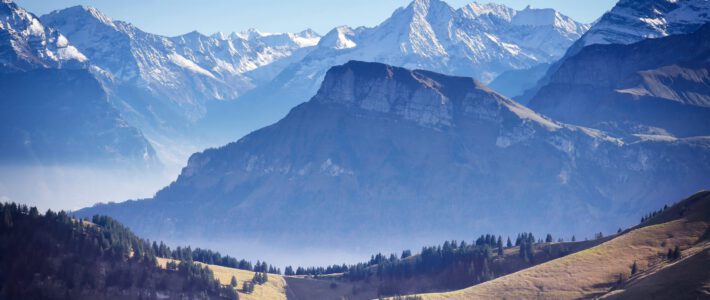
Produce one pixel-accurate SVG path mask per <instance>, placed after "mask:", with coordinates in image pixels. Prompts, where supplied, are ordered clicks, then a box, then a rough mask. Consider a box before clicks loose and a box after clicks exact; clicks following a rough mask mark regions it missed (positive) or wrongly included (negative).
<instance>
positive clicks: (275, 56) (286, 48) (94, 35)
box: [42, 6, 319, 120]
mask: <svg viewBox="0 0 710 300" xmlns="http://www.w3.org/2000/svg"><path fill="white" fill-rule="evenodd" d="M42 20H43V22H45V23H46V24H48V25H50V26H53V27H55V28H57V29H58V30H59V31H61V32H62V33H63V34H65V35H67V36H68V37H69V39H70V40H72V42H73V44H75V45H76V46H77V47H78V48H79V49H80V50H81V51H82V52H83V53H85V54H86V56H87V57H88V58H89V59H90V60H91V63H92V64H94V65H96V66H98V67H99V68H100V69H102V70H104V71H106V72H107V76H108V77H109V78H110V81H111V82H117V83H119V84H123V85H128V86H131V87H137V88H141V89H146V90H148V91H150V93H151V94H153V96H155V97H159V98H163V99H167V101H169V102H173V103H175V106H176V109H178V110H185V114H187V115H188V116H189V119H193V120H196V119H199V118H200V117H201V116H202V114H203V113H204V102H205V101H209V100H213V99H217V100H230V99H235V98H237V97H238V96H239V95H241V94H242V93H243V92H244V91H246V90H249V89H251V88H253V86H254V84H253V82H252V78H250V77H249V76H247V75H245V73H246V72H249V71H253V70H255V69H257V68H259V67H262V66H266V65H269V64H272V63H274V62H277V61H279V60H281V59H284V58H286V57H289V56H290V55H292V54H293V53H294V52H296V51H299V49H303V48H307V47H309V46H310V45H313V44H314V43H316V42H317V40H318V38H319V37H318V35H317V34H315V33H314V32H312V31H304V32H302V33H298V34H272V35H264V34H253V35H251V36H248V37H241V36H240V35H237V34H232V35H224V34H215V35H214V36H206V35H202V34H200V33H198V32H191V33H188V34H185V35H181V36H177V37H164V36H160V35H156V34H151V33H147V32H144V31H142V30H140V29H139V28H137V27H135V26H133V25H131V24H129V23H126V22H122V21H115V20H112V19H111V18H110V17H108V16H106V15H104V14H103V13H101V12H100V11H98V10H97V9H95V8H92V7H84V6H75V7H71V8H67V9H63V10H59V11H54V12H52V13H49V14H47V15H45V16H42Z"/></svg>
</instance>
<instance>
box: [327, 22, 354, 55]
mask: <svg viewBox="0 0 710 300" xmlns="http://www.w3.org/2000/svg"><path fill="white" fill-rule="evenodd" d="M354 35H355V32H354V31H353V29H352V28H350V27H348V26H340V27H336V28H335V29H333V30H331V31H330V32H328V33H327V34H326V35H325V36H323V38H321V39H320V42H319V43H318V47H319V48H326V49H337V50H341V49H349V48H355V47H357V43H355V42H354V41H353V40H352V38H353V36H354Z"/></svg>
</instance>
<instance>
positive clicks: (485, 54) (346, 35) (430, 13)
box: [267, 0, 588, 99]
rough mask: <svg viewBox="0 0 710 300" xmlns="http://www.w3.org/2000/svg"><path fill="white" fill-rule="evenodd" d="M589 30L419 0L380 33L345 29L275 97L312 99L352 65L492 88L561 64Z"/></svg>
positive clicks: (538, 16) (564, 21)
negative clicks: (499, 80)
mask: <svg viewBox="0 0 710 300" xmlns="http://www.w3.org/2000/svg"><path fill="white" fill-rule="evenodd" d="M587 29H588V26H587V25H585V24H580V23H577V22H574V21H573V20H572V19H570V18H568V17H566V16H563V15H561V14H559V13H558V12H555V11H554V10H538V9H533V8H527V9H525V10H522V11H516V10H514V9H511V8H509V7H506V6H504V5H497V4H485V5H482V4H478V3H475V2H474V3H472V4H469V5H467V6H464V7H462V8H459V9H454V8H452V7H451V6H449V5H448V4H447V3H445V2H443V1H440V0H416V1H413V2H411V3H410V4H409V5H408V6H406V7H404V8H400V9H397V10H396V11H395V12H394V13H393V14H392V16H391V17H390V18H388V19H387V20H385V21H384V22H382V23H381V24H379V25H377V26H376V27H373V28H365V27H360V28H350V27H345V26H343V27H338V28H335V29H333V30H332V31H331V32H329V33H327V34H326V35H325V36H324V37H323V38H322V39H321V42H320V43H319V44H318V46H317V47H316V48H315V49H314V50H313V51H312V52H310V53H309V54H308V55H307V56H306V57H305V58H304V59H303V60H302V61H299V62H297V63H295V64H294V65H292V66H291V67H289V68H288V69H286V70H284V72H283V73H282V74H280V75H279V76H277V77H276V78H275V80H274V81H273V82H272V83H271V84H270V85H268V87H267V88H268V89H269V90H278V89H284V88H285V89H289V88H290V87H300V89H301V90H303V91H302V92H301V91H299V92H292V91H288V92H286V91H284V92H283V94H291V95H294V94H295V95H298V96H299V97H301V98H302V99H305V98H306V97H309V96H310V95H312V94H313V93H314V92H315V91H317V89H318V85H319V82H320V81H321V79H322V78H323V77H324V76H325V72H326V71H327V70H328V69H329V68H330V67H331V66H335V65H340V64H344V63H346V62H347V61H349V60H360V61H375V62H382V63H386V64H389V65H394V66H401V67H405V68H409V69H426V70H432V71H435V72H440V73H445V74H452V75H460V76H470V77H474V78H476V79H478V80H481V81H483V82H489V81H491V80H492V79H493V78H495V77H496V76H497V75H499V74H500V73H502V72H504V71H507V70H511V69H525V68H530V67H532V66H535V65H538V64H541V63H550V62H553V61H555V60H557V59H559V58H560V57H562V55H563V54H564V51H565V49H567V47H569V46H570V45H571V44H572V43H574V41H575V40H577V39H578V38H579V37H581V36H582V34H583V33H584V32H585V31H586V30H587Z"/></svg>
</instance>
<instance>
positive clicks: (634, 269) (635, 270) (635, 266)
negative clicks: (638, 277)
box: [631, 261, 638, 276]
mask: <svg viewBox="0 0 710 300" xmlns="http://www.w3.org/2000/svg"><path fill="white" fill-rule="evenodd" d="M636 272H638V265H636V261H634V264H633V265H631V275H632V276H633V275H634V274H636Z"/></svg>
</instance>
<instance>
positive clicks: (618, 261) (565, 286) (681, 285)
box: [424, 192, 710, 299]
mask: <svg viewBox="0 0 710 300" xmlns="http://www.w3.org/2000/svg"><path fill="white" fill-rule="evenodd" d="M709 238H710V192H701V193H698V194H696V195H693V196H692V197H690V198H688V199H686V200H683V201H682V202H680V203H678V204H676V205H674V206H673V207H671V208H670V209H667V210H665V211H664V212H662V213H661V214H659V215H658V216H655V217H653V218H652V219H650V220H647V221H646V222H645V223H643V224H641V225H639V226H637V227H634V228H632V229H630V230H627V231H625V232H623V233H622V234H620V235H619V236H617V237H615V238H613V239H611V240H609V241H606V242H604V243H602V244H601V245H598V246H595V247H592V248H590V249H587V250H583V251H580V252H578V253H575V254H571V255H569V256H566V257H563V258H560V259H556V260H553V261H550V262H547V263H543V264H541V265H538V266H535V267H532V268H528V269H525V270H522V271H520V272H517V273H513V274H510V275H507V276H503V277H500V278H497V279H495V280H492V281H489V282H485V283H482V284H479V285H475V286H472V287H469V288H466V289H462V290H457V291H453V292H447V293H434V294H426V295H424V298H425V299H472V298H490V297H491V296H492V295H495V298H499V299H523V298H525V299H543V298H546V299H550V298H554V299H579V298H594V297H606V298H609V299H617V298H619V299H620V298H623V299H649V298H654V297H657V298H669V297H670V298H674V299H698V298H708V297H710V291H709V286H710V272H708V271H707V270H709V268H708V267H707V266H708V264H709V263H710V262H709V260H708V259H709V258H710V256H709V255H708V251H709V250H708V249H710V248H709V246H708V240H709ZM676 246H677V247H679V249H680V250H681V257H680V258H679V259H677V260H669V259H668V258H667V257H666V254H667V252H668V250H669V249H673V248H675V247H676ZM634 262H636V265H637V272H636V273H635V274H632V265H633V264H634ZM664 295H665V297H664Z"/></svg>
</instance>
